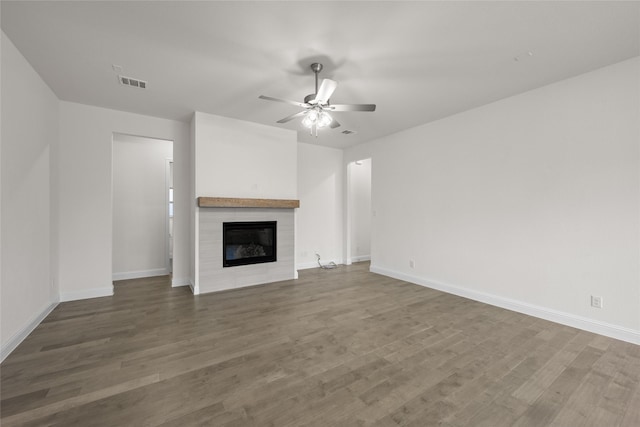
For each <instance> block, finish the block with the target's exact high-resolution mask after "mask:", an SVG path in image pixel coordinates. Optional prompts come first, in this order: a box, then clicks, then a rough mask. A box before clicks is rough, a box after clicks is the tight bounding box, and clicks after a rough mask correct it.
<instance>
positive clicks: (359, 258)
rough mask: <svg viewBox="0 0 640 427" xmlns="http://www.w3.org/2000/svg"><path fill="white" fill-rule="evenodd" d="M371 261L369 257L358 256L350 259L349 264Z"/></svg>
mask: <svg viewBox="0 0 640 427" xmlns="http://www.w3.org/2000/svg"><path fill="white" fill-rule="evenodd" d="M362 261H371V255H358V256H354V257H351V262H362Z"/></svg>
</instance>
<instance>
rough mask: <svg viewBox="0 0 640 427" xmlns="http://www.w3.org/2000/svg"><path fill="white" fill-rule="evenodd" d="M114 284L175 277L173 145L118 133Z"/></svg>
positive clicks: (114, 184) (115, 142)
mask: <svg viewBox="0 0 640 427" xmlns="http://www.w3.org/2000/svg"><path fill="white" fill-rule="evenodd" d="M112 159H113V173H112V176H113V182H112V198H113V203H112V206H113V212H112V219H113V222H112V224H113V231H112V233H113V237H112V248H113V253H112V276H113V280H124V279H136V278H142V277H152V276H163V275H168V274H171V270H172V262H171V258H172V257H171V252H172V239H171V237H172V234H173V233H172V216H173V215H172V214H173V209H172V208H173V183H172V182H173V178H172V175H173V173H172V172H173V171H172V169H173V168H172V163H173V141H167V140H162V139H154V138H148V137H140V136H133V135H125V134H119V133H114V134H113V144H112Z"/></svg>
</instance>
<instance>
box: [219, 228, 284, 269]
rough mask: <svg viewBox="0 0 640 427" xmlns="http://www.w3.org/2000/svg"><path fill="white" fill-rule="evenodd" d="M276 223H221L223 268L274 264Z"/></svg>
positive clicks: (275, 259)
mask: <svg viewBox="0 0 640 427" xmlns="http://www.w3.org/2000/svg"><path fill="white" fill-rule="evenodd" d="M276 247H277V245H276V221H261V222H224V223H222V256H223V263H222V265H223V267H235V266H238V265H247V264H259V263H263V262H275V261H277V258H276Z"/></svg>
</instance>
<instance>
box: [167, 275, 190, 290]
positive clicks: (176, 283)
mask: <svg viewBox="0 0 640 427" xmlns="http://www.w3.org/2000/svg"><path fill="white" fill-rule="evenodd" d="M181 286H191V288H193V285H192V284H191V279H189V278H188V277H183V278H181V279H177V278H175V277H174V278H173V279H171V287H172V288H179V287H181Z"/></svg>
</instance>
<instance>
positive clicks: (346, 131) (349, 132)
mask: <svg viewBox="0 0 640 427" xmlns="http://www.w3.org/2000/svg"><path fill="white" fill-rule="evenodd" d="M342 133H343V134H345V135H351V134H352V133H356V131H355V130H343V131H342Z"/></svg>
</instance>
